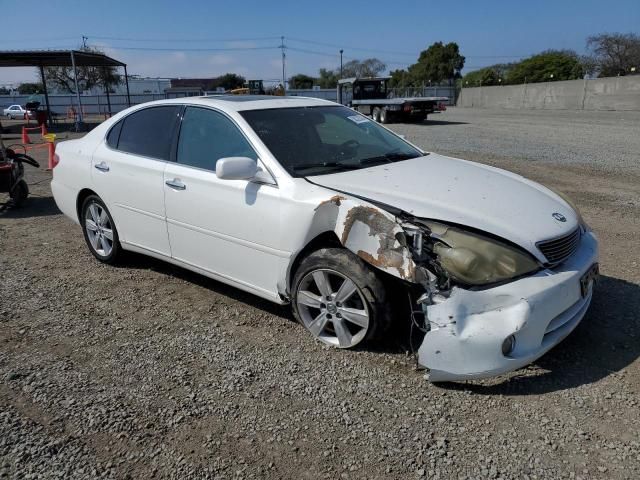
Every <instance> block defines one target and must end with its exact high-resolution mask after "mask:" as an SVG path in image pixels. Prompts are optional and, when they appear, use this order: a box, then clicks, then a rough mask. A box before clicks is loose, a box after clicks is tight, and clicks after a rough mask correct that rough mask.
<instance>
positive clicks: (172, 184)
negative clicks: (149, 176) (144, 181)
mask: <svg viewBox="0 0 640 480" xmlns="http://www.w3.org/2000/svg"><path fill="white" fill-rule="evenodd" d="M164 183H166V184H167V185H168V186H170V187H171V188H174V189H176V190H186V189H187V186H186V185H185V184H184V183H182V182H181V181H180V180H179V179H177V178H174V179H173V180H167V181H166V182H164Z"/></svg>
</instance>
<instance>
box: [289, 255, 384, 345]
mask: <svg viewBox="0 0 640 480" xmlns="http://www.w3.org/2000/svg"><path fill="white" fill-rule="evenodd" d="M293 286H294V288H293V301H292V307H293V313H294V315H295V317H296V318H297V320H298V321H299V322H300V323H302V324H303V325H304V326H305V327H306V328H307V330H309V332H311V334H312V335H313V336H314V337H315V338H317V339H318V340H320V341H321V342H323V343H326V344H327V345H331V346H333V347H337V348H353V347H355V346H356V345H359V344H361V343H367V342H371V341H374V340H378V339H380V338H381V336H382V334H384V332H385V331H386V330H387V328H388V326H389V324H390V317H391V316H390V308H389V305H388V304H387V301H386V291H385V288H384V285H383V283H382V281H381V280H380V279H379V278H378V277H377V276H376V274H375V273H374V272H373V271H372V269H371V268H370V267H369V266H367V265H366V264H365V263H364V262H363V261H362V260H361V259H360V258H359V257H357V256H356V255H355V254H353V253H352V252H350V251H348V250H344V249H340V248H326V249H321V250H318V251H316V252H314V253H312V254H311V255H309V256H308V257H307V258H306V259H304V260H303V261H302V263H301V264H300V267H299V268H298V271H297V272H296V274H295V277H294V282H293Z"/></svg>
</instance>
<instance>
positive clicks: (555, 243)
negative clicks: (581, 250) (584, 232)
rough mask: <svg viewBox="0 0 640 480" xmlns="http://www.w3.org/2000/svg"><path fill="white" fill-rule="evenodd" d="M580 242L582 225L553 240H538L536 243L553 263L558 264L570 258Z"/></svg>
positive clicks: (550, 262)
mask: <svg viewBox="0 0 640 480" xmlns="http://www.w3.org/2000/svg"><path fill="white" fill-rule="evenodd" d="M579 243H580V227H578V228H576V229H575V230H574V231H573V232H571V233H569V234H567V235H563V236H562V237H559V238H554V239H552V240H545V241H544V242H538V243H537V244H536V245H537V246H538V248H539V249H540V251H541V252H542V254H543V255H544V256H545V257H546V259H547V261H548V262H549V264H551V265H558V264H559V263H562V262H564V261H565V260H566V259H567V258H569V257H570V256H571V255H572V254H573V252H575V251H576V249H577V248H578V244H579Z"/></svg>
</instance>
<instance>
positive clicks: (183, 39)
mask: <svg viewBox="0 0 640 480" xmlns="http://www.w3.org/2000/svg"><path fill="white" fill-rule="evenodd" d="M90 38H95V39H97V40H112V41H124V42H257V41H261V40H280V37H253V38H184V37H183V38H166V37H165V38H133V37H102V36H98V35H91V36H90Z"/></svg>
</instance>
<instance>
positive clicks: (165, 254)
mask: <svg viewBox="0 0 640 480" xmlns="http://www.w3.org/2000/svg"><path fill="white" fill-rule="evenodd" d="M163 103H164V104H184V105H198V106H204V107H209V108H215V109H217V110H218V111H222V112H224V113H225V114H226V115H227V116H228V117H229V118H230V119H231V120H232V121H233V122H235V123H236V125H237V126H238V128H240V129H241V130H242V132H243V133H244V135H245V137H246V138H247V140H248V141H249V142H250V143H251V145H252V147H253V148H254V150H255V152H256V154H257V157H258V158H259V159H260V160H259V162H260V165H261V166H262V167H264V168H263V170H264V172H268V173H265V177H264V178H261V179H260V181H252V180H222V179H219V178H217V177H216V175H215V173H214V172H212V171H208V170H201V169H198V168H193V167H189V166H184V165H179V164H177V163H174V162H163V161H157V160H153V159H149V158H145V157H140V156H136V155H131V154H126V153H122V152H118V151H115V150H113V149H111V148H109V147H108V146H107V145H106V143H105V137H106V135H107V132H108V130H109V128H110V127H111V126H112V125H113V124H114V123H115V122H117V121H118V120H120V119H121V118H122V117H124V116H126V115H128V114H130V113H131V112H133V111H135V110H137V109H141V108H146V107H147V106H149V104H146V105H139V106H136V107H133V108H131V109H129V110H125V111H123V112H120V113H119V114H118V115H116V116H114V117H113V118H112V119H110V120H108V121H106V122H104V123H103V124H102V125H100V126H98V127H96V128H95V129H94V130H93V131H91V132H90V133H88V134H87V135H86V136H85V137H84V138H83V139H81V140H73V141H68V142H61V143H60V144H59V145H58V148H57V153H58V155H59V156H60V163H59V164H58V165H57V166H56V168H55V169H54V177H53V180H52V183H51V188H52V191H53V194H54V197H55V200H56V203H57V204H58V206H59V208H60V209H61V210H62V211H63V213H65V214H66V215H67V216H69V217H70V218H72V219H73V220H74V221H75V222H76V223H77V222H78V221H79V219H78V206H79V205H78V199H79V198H80V197H81V195H82V194H83V193H84V192H87V191H92V192H95V193H96V194H97V195H99V196H100V197H101V198H102V199H103V201H104V202H105V203H106V205H107V207H108V208H109V210H110V212H111V214H112V216H113V219H114V222H115V224H116V227H117V229H118V232H119V234H120V238H121V240H122V246H123V248H125V249H128V250H133V251H137V252H141V253H146V254H149V255H152V256H154V257H157V258H161V259H165V260H167V261H169V262H171V263H174V264H178V265H181V266H184V267H186V268H189V269H191V270H193V271H195V272H198V273H201V274H204V275H207V276H209V277H212V278H215V279H218V280H221V281H223V282H226V283H229V284H231V285H234V286H236V287H238V288H241V289H243V290H246V291H249V292H252V293H255V294H257V295H260V296H262V297H264V298H268V299H270V300H272V301H275V302H279V303H284V302H286V301H287V300H288V295H289V290H290V279H291V276H292V274H293V271H292V265H293V264H294V262H295V260H296V257H297V255H298V254H299V252H301V251H302V250H303V249H304V248H305V247H306V246H307V245H308V244H309V242H311V241H312V240H313V239H314V238H316V237H317V236H318V235H320V234H324V233H330V234H335V236H336V237H337V238H338V239H339V240H340V241H341V242H342V245H343V246H344V247H345V248H348V249H349V250H352V251H353V252H354V253H356V254H358V255H360V257H361V258H363V259H364V260H365V261H368V262H369V263H370V264H371V265H372V266H373V267H374V268H378V269H380V270H383V271H386V272H387V273H390V274H392V275H395V276H397V277H400V278H402V279H403V280H407V281H414V282H415V281H416V280H414V279H412V278H410V275H409V273H407V272H411V271H413V270H415V269H412V268H407V267H411V265H410V263H411V261H412V260H411V256H410V255H406V253H407V252H406V250H407V248H406V247H402V246H399V244H398V243H397V240H396V239H397V236H398V234H399V233H402V228H401V227H400V223H401V221H400V219H399V218H396V217H394V214H392V213H390V212H389V211H387V210H385V209H384V208H378V207H377V205H378V204H386V205H389V206H391V207H395V208H397V209H400V210H402V211H405V212H408V213H410V214H413V215H415V216H416V217H420V218H429V219H433V220H439V221H442V222H447V223H452V224H457V225H460V226H462V227H464V226H466V227H471V228H472V229H475V230H476V231H481V232H487V233H488V234H490V235H493V236H496V237H501V238H503V239H506V240H507V241H509V242H511V243H513V244H517V245H519V246H520V247H521V248H522V249H524V250H526V251H528V252H529V253H530V254H531V255H532V256H534V257H535V258H536V259H537V260H538V262H539V263H540V264H543V263H544V261H545V259H544V256H543V255H542V254H541V252H540V251H539V250H538V248H537V247H536V243H537V242H539V241H542V240H548V239H551V238H555V237H558V236H560V235H564V234H566V233H568V232H571V231H572V230H575V229H576V227H577V225H578V222H579V217H578V215H577V213H576V212H574V211H573V209H572V208H571V207H570V206H569V205H568V204H567V203H566V202H565V201H564V200H562V199H561V198H560V197H559V196H558V195H556V194H555V193H553V192H551V191H549V190H548V189H546V188H545V187H542V186H540V185H537V184H535V183H534V182H531V181H528V180H526V179H524V178H522V177H520V176H518V175H515V174H512V173H509V172H505V171H502V170H499V169H495V168H492V167H487V166H484V165H479V164H475V163H472V162H467V161H464V160H458V159H453V158H448V157H444V156H440V155H437V154H430V155H427V156H425V157H421V158H417V159H413V160H407V161H400V162H397V163H392V164H385V165H380V166H377V167H371V168H366V169H361V170H357V171H350V172H344V173H339V174H332V175H322V176H316V177H310V178H309V180H306V179H304V178H293V177H291V176H290V175H289V174H288V173H287V172H286V170H285V169H284V168H283V167H282V166H281V165H280V164H279V163H278V162H277V160H276V159H275V158H274V157H273V155H272V154H271V152H270V151H269V150H268V149H267V148H266V146H265V145H264V144H263V143H262V142H261V140H260V138H259V136H258V135H257V134H256V133H255V132H254V131H253V130H252V129H251V128H250V127H249V125H248V124H247V122H246V121H245V120H244V118H243V117H242V116H241V115H240V113H239V112H240V111H242V110H250V109H262V108H286V107H308V106H328V105H333V106H335V104H334V103H333V102H328V101H323V100H317V99H305V98H301V97H295V98H286V97H284V98H282V97H281V98H275V99H269V100H266V99H260V98H257V99H253V98H249V97H247V98H245V99H240V100H236V101H225V100H222V99H216V98H215V97H209V98H182V99H174V100H169V101H161V102H152V104H155V105H157V104H163ZM339 108H343V107H339ZM96 166H99V167H101V169H97V168H95V167H96ZM104 167H108V171H106V170H105V168H104ZM265 178H270V179H271V180H272V182H271V183H272V184H269V185H267V184H264V183H261V182H264V181H265ZM168 181H169V182H172V183H175V182H177V183H178V184H180V185H183V186H184V187H185V188H184V189H182V188H172V187H171V186H169V185H167V184H166V182H168ZM356 211H360V212H365V213H366V212H371V218H375V220H376V222H377V225H378V226H380V225H387V227H389V225H390V227H389V228H388V229H387V230H386V231H385V232H380V231H375V229H374V228H373V224H369V225H366V224H364V223H362V221H366V215H365V216H364V217H361V218H360V219H359V220H357V221H355V222H351V223H349V221H350V220H349V219H350V218H351V214H353V213H354V212H356ZM553 213H558V214H559V216H561V217H562V216H564V217H565V221H564V222H562V221H558V220H556V219H554V217H553V216H552V214H553ZM363 219H364V220H363ZM383 244H386V245H392V246H393V248H395V249H397V250H396V251H394V253H396V254H398V249H403V248H404V250H405V251H404V252H403V253H402V254H401V255H399V256H398V255H396V256H395V257H394V258H393V259H394V260H396V261H398V262H400V263H397V264H394V265H395V266H393V267H392V266H390V264H389V263H386V264H385V261H386V260H389V258H390V257H385V253H387V252H386V251H384V249H383V247H382V245H383ZM361 250H364V254H361V253H362V252H361ZM594 262H597V242H596V240H595V237H593V235H592V234H590V233H588V234H585V235H584V236H583V240H582V243H581V245H580V248H579V250H578V251H577V252H576V253H575V254H574V255H573V256H572V257H571V258H570V259H569V260H567V262H566V263H565V264H563V265H560V266H559V267H557V268H556V269H554V270H546V269H544V268H541V270H540V271H538V272H537V273H534V274H532V275H530V276H527V277H525V278H522V279H519V280H517V281H513V282H509V283H506V284H504V285H501V286H498V287H494V288H487V289H484V290H482V291H479V292H477V291H470V290H465V289H462V288H458V287H456V288H454V289H453V292H452V295H451V297H450V298H448V299H447V300H446V301H444V302H443V303H441V304H438V305H432V306H430V307H428V308H429V315H430V320H431V321H432V329H431V331H430V332H429V333H428V334H427V336H426V337H425V341H424V343H423V345H422V347H421V348H420V353H419V358H420V361H421V363H423V364H424V365H426V366H427V367H429V368H431V369H432V379H433V380H445V379H457V378H473V377H482V376H488V375H492V374H496V373H500V372H505V371H509V370H513V369H515V368H518V367H520V366H522V365H525V364H526V363H529V362H530V361H532V360H533V359H535V358H537V357H538V356H540V355H542V354H543V353H544V352H546V351H547V350H548V349H549V348H551V347H552V346H553V345H555V344H557V343H558V342H559V341H560V340H562V338H564V336H566V335H567V334H568V333H569V332H570V331H571V330H572V329H573V328H574V327H575V326H576V325H577V323H578V322H579V321H580V319H581V318H582V316H583V315H584V311H585V310H586V308H587V306H588V304H589V301H590V298H591V293H589V295H588V296H587V297H585V298H584V299H580V298H579V295H580V294H579V292H580V277H581V275H582V274H583V273H584V272H585V271H587V270H588V269H589V267H590V266H591V265H592V264H593V263H594ZM394 269H395V270H394ZM398 272H400V273H398ZM405 275H406V276H405ZM449 315H452V316H455V317H457V319H456V322H455V324H452V323H451V322H447V321H439V320H437V319H438V318H441V319H443V318H448V317H449ZM565 317H566V318H565ZM558 318H560V319H563V318H564V319H565V320H564V321H563V325H562V327H561V328H558V329H556V332H555V333H553V332H551V334H550V335H547V336H545V335H544V333H545V332H547V333H549V332H548V329H549V325H551V324H553V325H555V324H556V323H558V322H560V320H558ZM554 322H555V323H554ZM454 325H455V326H454ZM541 332H542V333H541ZM509 334H515V335H516V337H518V342H517V345H518V346H517V347H516V350H515V351H514V352H513V355H514V358H507V357H505V356H504V355H502V354H501V351H500V344H501V342H502V341H503V340H504V337H505V335H509ZM543 337H544V338H543ZM436 352H438V353H436Z"/></svg>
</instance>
